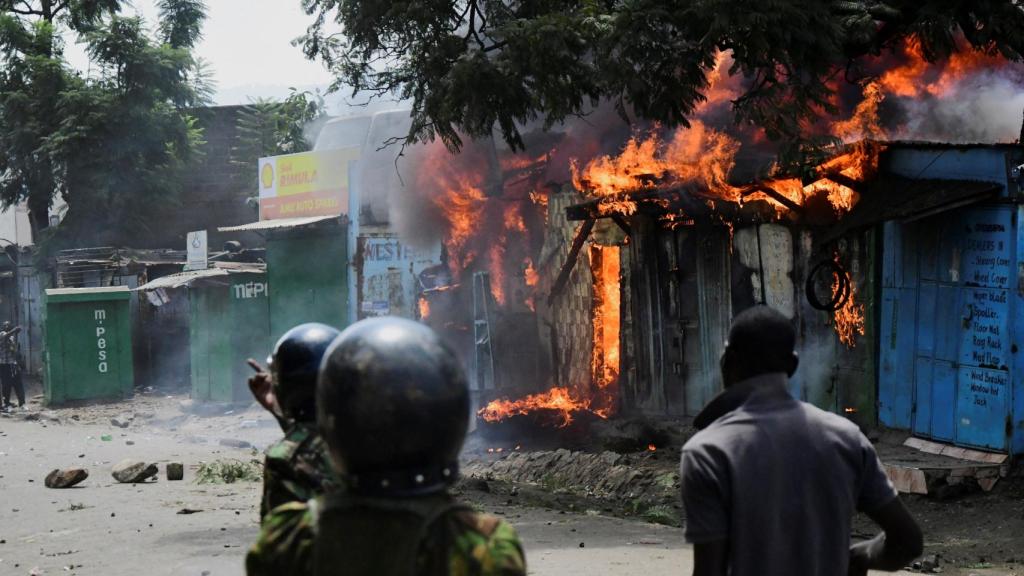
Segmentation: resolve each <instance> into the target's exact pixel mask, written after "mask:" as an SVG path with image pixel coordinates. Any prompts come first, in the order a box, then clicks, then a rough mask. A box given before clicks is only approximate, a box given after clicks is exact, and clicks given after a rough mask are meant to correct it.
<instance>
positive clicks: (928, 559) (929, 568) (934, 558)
mask: <svg viewBox="0 0 1024 576" xmlns="http://www.w3.org/2000/svg"><path fill="white" fill-rule="evenodd" d="M939 564H940V560H939V555H938V554H932V555H930V556H925V557H924V558H922V559H921V571H922V572H925V573H928V574H935V573H937V572H941V569H940V568H939Z"/></svg>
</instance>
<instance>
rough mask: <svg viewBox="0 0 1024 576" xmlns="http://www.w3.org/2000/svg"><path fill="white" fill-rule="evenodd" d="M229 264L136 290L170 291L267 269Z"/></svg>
mask: <svg viewBox="0 0 1024 576" xmlns="http://www.w3.org/2000/svg"><path fill="white" fill-rule="evenodd" d="M231 264H234V265H233V266H231V267H217V268H207V269H206V270H189V271H187V272H178V273H177V274H170V275H168V276H161V277H160V278H157V279H156V280H151V281H149V282H147V283H145V284H143V285H142V286H139V287H138V288H136V290H143V291H146V292H148V291H150V290H157V289H159V288H163V289H165V290H171V289H174V288H181V287H182V286H188V285H189V284H191V283H193V282H195V281H196V280H203V279H206V278H216V277H218V276H221V277H223V276H229V275H231V274H253V273H256V274H258V273H261V272H265V271H266V269H267V268H266V266H265V265H263V264H243V263H241V262H232V263H231Z"/></svg>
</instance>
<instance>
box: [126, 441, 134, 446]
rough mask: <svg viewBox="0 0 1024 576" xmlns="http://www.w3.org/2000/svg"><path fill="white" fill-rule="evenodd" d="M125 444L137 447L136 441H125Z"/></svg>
mask: <svg viewBox="0 0 1024 576" xmlns="http://www.w3.org/2000/svg"><path fill="white" fill-rule="evenodd" d="M124 443H125V445H127V446H135V440H125V441H124Z"/></svg>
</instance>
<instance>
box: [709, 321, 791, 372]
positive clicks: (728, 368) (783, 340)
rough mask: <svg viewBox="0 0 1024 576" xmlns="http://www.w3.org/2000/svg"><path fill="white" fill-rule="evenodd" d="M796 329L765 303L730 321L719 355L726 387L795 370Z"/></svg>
mask: <svg viewBox="0 0 1024 576" xmlns="http://www.w3.org/2000/svg"><path fill="white" fill-rule="evenodd" d="M795 348H796V331H795V330H794V329H793V324H792V322H790V320H789V319H788V318H786V317H785V316H783V315H782V314H781V313H780V312H778V311H777V310H775V309H773V308H769V307H768V306H755V307H753V308H749V309H747V310H744V311H743V312H741V313H740V314H739V315H737V316H736V318H735V319H733V321H732V327H731V328H730V329H729V341H728V342H727V343H726V349H725V353H724V354H723V355H722V378H723V379H724V381H725V385H726V386H731V385H732V384H735V383H736V382H739V381H741V380H746V379H748V378H753V377H755V376H760V375H762V374H771V373H774V372H784V373H786V374H788V375H790V376H792V375H793V373H794V372H796V366H797V356H796V351H795Z"/></svg>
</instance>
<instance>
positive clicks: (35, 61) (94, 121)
mask: <svg viewBox="0 0 1024 576" xmlns="http://www.w3.org/2000/svg"><path fill="white" fill-rule="evenodd" d="M124 4H125V3H123V2H120V1H118V0H106V1H103V0H64V1H61V2H56V1H52V0H35V1H33V2H29V1H25V0H18V1H16V2H15V1H11V0H0V201H2V203H3V205H4V206H10V205H12V204H15V203H18V202H20V201H22V200H28V206H29V211H30V217H31V220H32V223H33V229H34V231H35V232H39V231H41V230H42V229H44V228H46V227H47V224H48V222H47V213H48V209H49V207H50V206H51V205H52V201H53V198H54V197H55V196H56V195H57V194H60V195H61V196H62V197H63V199H64V200H65V201H66V202H67V203H68V213H67V216H66V217H65V220H64V222H63V225H62V226H61V229H62V230H63V231H64V232H65V235H66V236H68V237H69V239H75V238H77V239H79V240H81V241H89V242H104V243H105V242H121V241H123V240H125V239H130V238H132V237H133V236H136V235H138V234H144V233H146V232H147V231H148V227H149V226H150V225H151V221H152V219H153V218H154V214H157V213H159V211H160V209H161V208H162V207H166V206H167V205H169V204H173V203H174V202H175V200H176V198H177V196H178V193H179V191H180V187H181V182H182V179H181V175H182V172H183V170H184V169H185V167H186V166H187V163H188V162H189V160H190V159H191V158H192V157H193V155H195V154H196V153H197V152H198V147H199V145H200V144H201V141H202V140H201V131H200V130H199V129H198V128H197V127H196V124H195V120H194V119H193V118H192V116H191V115H190V114H189V113H188V110H190V109H191V108H192V107H195V106H197V105H201V104H203V103H204V101H205V98H207V97H208V96H209V93H210V91H209V86H208V85H207V84H206V81H207V80H208V73H206V72H204V70H203V68H202V66H201V63H199V62H197V60H196V59H195V58H193V56H192V54H191V49H192V47H193V46H194V44H195V43H196V42H197V41H198V39H199V38H200V30H201V26H202V22H203V19H204V18H205V16H204V14H205V7H204V5H203V2H201V1H200V0H161V1H160V2H158V7H159V9H160V22H159V26H158V28H157V37H156V38H153V37H151V36H150V33H149V32H148V31H147V29H146V26H145V23H144V22H143V21H142V20H141V19H139V18H136V17H124V16H121V15H120V14H119V12H120V10H121V8H122V7H123V5H124ZM64 36H68V37H71V38H74V39H76V40H77V41H80V42H83V43H84V44H85V46H86V49H87V52H88V54H89V57H90V73H89V74H88V75H83V74H82V73H81V72H79V71H76V70H73V69H72V68H71V67H70V66H69V65H68V64H67V62H66V60H65V58H64V54H63V47H64V40H63V37H64Z"/></svg>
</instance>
